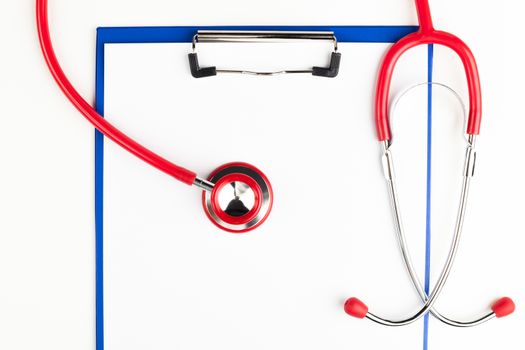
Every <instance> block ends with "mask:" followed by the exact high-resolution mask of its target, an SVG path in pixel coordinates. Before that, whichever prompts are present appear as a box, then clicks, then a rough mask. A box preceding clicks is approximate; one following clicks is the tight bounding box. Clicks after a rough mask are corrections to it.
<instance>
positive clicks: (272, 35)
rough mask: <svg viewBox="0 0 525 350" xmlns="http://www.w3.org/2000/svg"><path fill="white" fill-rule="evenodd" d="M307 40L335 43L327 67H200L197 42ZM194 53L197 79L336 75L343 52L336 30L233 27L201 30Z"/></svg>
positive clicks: (192, 61) (192, 62)
mask: <svg viewBox="0 0 525 350" xmlns="http://www.w3.org/2000/svg"><path fill="white" fill-rule="evenodd" d="M304 40H316V41H317V40H326V41H331V42H333V44H334V50H333V52H332V55H331V58H330V65H329V66H328V67H312V68H310V69H303V70H280V71H270V72H261V71H250V70H241V69H217V68H216V67H200V66H199V60H198V57H197V43H229V42H236V43H252V42H267V43H268V42H282V41H286V42H291V41H304ZM192 49H193V52H192V53H190V54H188V58H189V62H190V70H191V75H192V76H193V77H194V78H204V77H210V76H214V75H217V74H218V73H237V74H248V75H262V76H271V75H281V74H312V75H315V76H320V77H327V78H334V77H336V76H337V74H338V73H339V64H340V62H341V54H340V53H339V52H337V38H336V37H335V35H334V33H333V32H298V31H231V30H218V31H211V30H199V31H198V32H197V34H195V35H194V36H193V41H192Z"/></svg>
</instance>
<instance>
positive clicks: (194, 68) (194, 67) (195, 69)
mask: <svg viewBox="0 0 525 350" xmlns="http://www.w3.org/2000/svg"><path fill="white" fill-rule="evenodd" d="M188 59H189V61H190V70H191V75H192V76H193V77H194V78H204V77H211V76H214V75H217V69H216V68H215V67H204V68H201V67H199V59H198V58H197V54H196V53H190V54H188Z"/></svg>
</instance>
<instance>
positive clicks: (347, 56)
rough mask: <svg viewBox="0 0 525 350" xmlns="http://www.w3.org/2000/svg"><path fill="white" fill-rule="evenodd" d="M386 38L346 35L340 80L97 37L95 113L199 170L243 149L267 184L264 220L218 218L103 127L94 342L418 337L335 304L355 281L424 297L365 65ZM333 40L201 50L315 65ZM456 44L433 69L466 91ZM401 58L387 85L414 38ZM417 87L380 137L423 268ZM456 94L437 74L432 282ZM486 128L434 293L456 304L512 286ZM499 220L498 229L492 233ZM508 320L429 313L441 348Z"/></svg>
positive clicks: (486, 336) (458, 163) (411, 62)
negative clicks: (470, 322)
mask: <svg viewBox="0 0 525 350" xmlns="http://www.w3.org/2000/svg"><path fill="white" fill-rule="evenodd" d="M387 47H388V45H386V44H348V43H341V44H340V51H341V53H342V63H341V69H340V74H339V76H338V77H337V78H335V79H324V78H318V77H312V76H309V75H304V76H277V77H252V76H236V75H221V76H217V77H211V78H205V79H194V78H192V77H191V75H190V74H189V68H188V63H187V53H188V52H189V50H190V45H189V44H112V45H106V56H105V62H106V63H105V116H106V118H108V119H109V120H110V121H112V122H113V123H115V124H116V125H118V126H119V127H121V128H122V129H123V130H124V131H126V132H127V133H129V134H130V135H132V136H133V137H134V138H136V139H137V140H138V141H140V142H142V143H144V144H146V145H147V146H149V147H151V148H152V149H153V150H155V151H157V152H159V153H161V154H162V155H163V156H165V157H166V158H168V159H170V160H172V161H174V162H176V163H180V164H181V165H183V166H185V167H188V168H190V169H192V170H195V171H196V172H198V173H199V174H200V175H201V176H203V177H206V176H207V174H208V173H210V172H211V171H212V170H213V169H214V168H216V167H218V166H220V165H221V164H223V163H226V162H230V161H244V162H248V163H251V164H253V165H255V166H257V167H258V168H260V169H261V170H263V171H264V172H265V174H266V175H267V176H268V178H269V179H270V181H271V183H272V185H273V189H274V194H275V201H274V208H273V211H272V213H271V214H270V217H269V219H268V221H267V222H266V223H264V224H263V225H262V226H261V227H260V228H259V229H257V230H255V231H253V232H250V233H246V234H241V235H234V234H230V233H226V232H222V231H220V230H219V229H217V228H216V227H215V226H214V225H212V224H211V223H210V222H209V221H208V219H207V218H206V216H205V215H204V213H203V210H202V206H201V196H200V192H199V191H198V190H196V189H195V188H189V187H187V186H185V185H183V184H181V183H178V182H176V181H174V180H173V179H171V178H170V177H168V176H166V175H164V174H162V173H160V172H159V171H157V170H155V169H153V168H152V167H150V166H146V165H145V164H144V163H142V162H141V161H139V160H138V159H136V158H134V157H132V156H131V155H129V154H127V153H126V152H125V151H123V150H122V149H120V148H119V147H118V146H116V145H114V144H113V143H111V142H107V141H106V142H105V160H104V167H105V172H104V200H105V202H104V218H105V219H104V220H105V221H104V249H105V251H104V259H105V279H104V283H105V289H104V293H105V339H106V343H105V348H106V349H107V350H117V349H128V350H132V349H144V348H149V349H188V350H191V349H195V350H197V349H199V350H201V349H212V348H213V349H228V350H241V349H243V350H244V349H251V350H259V349H260V350H262V349H304V350H310V349H311V350H314V349H316V350H318V349H333V350H337V349H349V348H356V349H387V348H388V349H420V348H421V344H422V331H423V322H422V321H419V322H417V323H415V324H413V325H411V326H407V327H401V328H388V327H381V326H378V325H375V324H373V323H371V322H370V321H367V320H357V319H353V318H351V317H349V316H347V315H346V314H345V313H344V312H343V308H342V305H343V302H344V300H345V299H346V298H348V297H350V296H357V297H359V298H360V299H362V300H363V301H365V302H366V303H367V304H368V305H369V307H370V310H371V311H372V312H375V313H378V314H380V315H384V316H385V317H391V318H400V317H404V316H408V313H409V312H415V311H416V310H417V309H418V307H419V306H420V301H419V300H418V297H417V294H416V293H415V291H414V288H413V287H412V285H411V283H410V281H409V279H408V277H407V275H406V272H405V269H404V267H403V265H402V261H401V258H400V254H399V252H398V247H397V243H396V241H395V235H394V234H395V232H394V226H393V220H392V214H391V210H390V204H389V201H388V193H387V188H386V184H385V180H384V177H383V172H382V169H381V163H380V144H379V142H378V141H377V139H376V134H375V126H374V124H373V110H372V106H373V92H374V88H375V77H376V71H377V68H378V65H379V62H380V59H381V57H382V55H383V53H384V52H385V50H386V49H387ZM239 52H241V53H242V55H240V54H239ZM328 52H329V51H328V49H327V48H326V47H316V48H315V50H313V51H312V47H311V46H310V45H303V44H293V45H289V44H284V45H282V44H273V45H261V44H254V45H252V44H242V45H239V44H215V45H212V44H203V45H201V46H199V58H200V59H201V65H202V66H206V65H212V64H213V65H217V66H221V67H232V68H235V67H243V68H244V67H246V66H248V65H251V66H250V67H249V68H253V69H257V68H261V69H274V68H283V67H286V68H287V67H290V66H292V67H293V68H295V66H297V67H298V68H300V67H304V66H306V67H308V66H311V65H312V64H316V65H322V64H324V63H325V62H326V59H327V54H325V53H328ZM451 57H453V56H452V54H451V53H450V52H448V51H447V50H445V49H437V48H436V52H435V62H436V63H435V72H434V80H436V81H440V82H444V83H447V84H450V85H452V86H453V87H454V88H455V89H457V90H458V91H459V93H460V94H461V95H462V96H466V93H465V83H464V78H463V75H462V70H461V67H460V65H459V62H458V61H457V60H455V59H454V58H451ZM399 64H400V65H399V67H398V68H397V70H396V76H395V79H394V83H393V88H392V96H393V97H394V96H395V95H396V94H397V93H399V92H400V91H402V90H403V89H404V88H405V87H407V86H410V85H411V84H414V83H419V82H424V81H426V79H427V48H426V47H422V48H418V49H416V50H413V51H411V52H410V53H409V54H408V55H407V56H406V57H404V58H402V59H401V61H400V63H399ZM426 96H427V95H426V89H425V88H423V89H421V88H419V89H415V90H414V91H413V92H411V93H409V94H408V95H407V97H406V98H404V99H403V100H401V101H400V103H399V108H398V113H397V114H396V117H395V118H396V119H395V121H393V123H394V145H393V146H392V149H393V151H394V152H395V153H394V157H395V161H396V170H397V175H398V182H399V193H400V196H401V201H402V210H403V214H404V220H405V222H404V224H405V228H406V231H407V236H408V238H407V239H408V241H409V244H410V247H411V250H412V253H413V260H414V263H415V265H416V267H417V268H418V273H419V275H420V276H421V277H422V276H423V275H424V270H423V268H424V256H425V251H424V248H425V210H426V209H425V193H426V152H427V149H426V147H427V146H426V137H427V134H426V133H427V100H426ZM455 103H456V101H455V99H454V98H453V97H452V96H451V95H450V94H448V93H445V92H444V90H442V89H439V88H435V89H434V118H433V120H434V122H433V130H434V131H433V153H432V154H433V163H432V165H433V172H432V177H433V178H432V184H433V186H432V193H433V202H432V208H433V211H432V281H435V280H436V278H437V276H438V274H439V272H440V270H441V266H442V263H443V262H444V259H445V258H446V254H447V252H448V247H449V243H450V238H451V235H452V228H453V225H454V221H455V214H456V210H457V206H458V201H459V189H460V181H461V171H462V168H461V167H462V161H463V156H464V147H465V143H464V139H463V135H462V125H463V120H462V119H461V109H460V108H458V106H457V105H456V104H455ZM487 129H488V128H487ZM483 131H484V132H485V131H489V130H485V129H483ZM487 142H495V140H494V138H493V139H492V140H490V141H489V140H487ZM484 143H485V140H484V139H483V138H480V142H479V149H480V157H479V165H478V174H476V177H475V178H474V182H473V185H472V189H471V193H472V195H471V201H470V203H469V209H468V213H467V217H466V222H465V227H464V241H463V242H462V246H461V248H460V254H459V255H458V259H457V261H456V266H455V267H454V270H453V273H452V275H451V277H450V281H449V283H448V285H447V287H446V288H445V290H444V292H443V294H442V297H441V299H440V301H439V302H438V303H437V306H438V307H439V308H440V309H441V311H442V312H444V313H446V314H449V315H450V316H451V317H454V318H460V319H461V318H465V319H469V318H472V317H474V316H476V315H477V314H478V312H485V311H486V307H487V306H488V305H489V304H490V303H491V302H492V301H494V300H495V299H496V298H498V297H500V296H503V295H506V294H507V293H509V294H510V293H511V292H512V290H517V288H518V287H519V285H514V284H515V283H516V282H513V281H511V278H510V277H509V276H506V275H505V276H504V275H501V274H499V273H498V271H499V270H500V269H504V268H506V267H507V264H508V260H505V257H504V255H505V252H504V251H501V253H499V251H500V250H501V249H502V247H503V246H504V245H505V244H504V243H499V242H494V240H493V239H491V234H493V232H489V228H494V227H498V225H499V223H501V221H502V220H504V218H503V217H501V216H500V217H498V214H501V212H500V211H499V210H497V209H495V208H494V205H493V203H490V202H494V201H498V197H491V196H493V195H494V192H493V191H494V190H493V189H494V187H493V186H495V184H496V181H499V179H500V178H501V172H502V171H501V169H498V168H497V167H492V166H490V165H489V164H486V162H488V161H487V160H486V159H487V156H486V155H485V154H486V153H485V154H484V152H486V151H487V150H488V149H489V146H488V145H487V146H485V145H484ZM488 202H489V203H488ZM498 205H501V206H505V205H509V204H508V202H507V203H506V202H505V201H503V202H498ZM500 209H501V208H500ZM501 210H503V209H501ZM490 231H492V230H490ZM508 234H509V233H508V232H501V231H498V235H499V237H500V238H501V239H502V240H504V239H505V237H506V235H508ZM487 257H488V258H487ZM520 284H521V286H522V287H523V282H520ZM517 326H518V322H517V321H516V320H514V321H512V319H511V318H509V319H508V320H497V321H491V322H490V323H489V324H487V325H485V326H481V327H478V328H476V329H471V330H460V331H458V330H456V329H452V328H451V327H447V326H444V325H441V324H439V323H438V322H434V321H431V324H430V333H431V338H430V341H431V344H432V348H433V349H451V347H450V346H449V345H446V344H451V343H452V344H463V345H465V346H466V345H469V346H470V347H471V348H476V349H493V348H495V347H496V345H497V344H499V341H501V339H498V338H499V337H498V332H504V333H505V334H508V333H510V332H509V331H508V328H509V327H510V328H512V327H517ZM434 332H435V335H434ZM440 344H441V345H440ZM443 344H445V345H443ZM440 346H441V347H440ZM458 348H459V347H458Z"/></svg>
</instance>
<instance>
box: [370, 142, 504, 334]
mask: <svg viewBox="0 0 525 350" xmlns="http://www.w3.org/2000/svg"><path fill="white" fill-rule="evenodd" d="M474 144H475V136H473V135H469V138H468V146H467V152H466V156H465V171H464V177H463V185H462V190H461V198H460V206H459V210H458V216H457V219H456V226H455V230H454V236H453V240H452V245H451V248H450V251H449V255H448V257H447V260H446V262H445V266H444V267H443V270H442V272H441V275H440V277H439V278H438V281H437V282H436V285H435V287H434V289H433V291H432V293H431V294H430V296H427V295H426V293H425V291H424V290H423V287H422V285H421V282H420V280H419V277H418V275H417V273H416V271H415V269H414V266H413V264H412V260H411V257H410V253H409V250H408V245H407V242H406V239H405V234H404V229H403V224H402V219H401V210H400V206H399V200H398V195H397V189H396V183H395V173H394V162H393V158H392V153H391V151H390V150H389V147H390V144H389V142H388V141H384V142H383V144H382V145H383V168H384V172H385V177H386V179H387V182H388V185H389V186H388V189H389V194H390V200H391V203H392V209H393V213H394V219H395V223H396V233H397V239H398V244H399V247H400V250H401V254H402V256H403V261H404V263H405V267H406V269H407V271H408V273H409V275H410V279H411V280H412V283H413V284H414V287H415V288H416V291H417V292H418V294H419V296H420V298H421V300H423V301H424V302H425V305H424V306H423V307H422V308H421V309H420V310H419V311H418V312H417V313H416V314H414V315H413V316H412V317H409V318H407V319H404V320H399V321H397V320H396V321H393V320H387V319H384V318H381V317H379V316H377V315H374V314H372V313H370V312H369V313H368V314H367V316H366V317H367V318H368V319H370V320H372V321H374V322H377V323H379V324H383V325H386V326H403V325H407V324H410V323H412V322H414V321H416V320H418V319H419V318H421V317H422V316H423V315H424V314H425V313H426V312H427V311H429V310H430V312H431V313H432V315H434V316H435V317H436V318H437V319H439V320H440V321H441V322H444V323H446V324H449V325H451V326H455V327H471V326H475V325H478V324H481V323H483V322H486V321H488V320H490V319H491V318H493V317H494V316H495V315H494V313H493V312H490V313H488V314H486V315H484V316H482V317H480V318H478V319H476V320H473V321H467V322H461V321H455V320H453V319H450V318H448V317H445V316H443V315H441V314H440V313H439V312H438V311H437V310H435V309H434V308H433V304H434V302H435V301H436V299H437V297H438V296H439V294H440V293H441V290H442V289H443V287H444V285H445V283H446V280H447V278H448V275H449V274H450V270H451V268H452V264H453V262H454V259H455V256H456V253H457V249H458V246H459V241H460V237H461V231H462V227H463V221H464V217H465V210H466V203H467V198H468V190H469V186H470V178H471V177H472V176H473V175H474V166H475V159H476V152H475V149H474Z"/></svg>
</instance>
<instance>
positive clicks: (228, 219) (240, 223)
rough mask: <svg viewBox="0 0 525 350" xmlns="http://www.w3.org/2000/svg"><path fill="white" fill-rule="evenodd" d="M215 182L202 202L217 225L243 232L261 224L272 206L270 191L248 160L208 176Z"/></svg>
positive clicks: (232, 230) (222, 168)
mask: <svg viewBox="0 0 525 350" xmlns="http://www.w3.org/2000/svg"><path fill="white" fill-rule="evenodd" d="M208 181H210V182H212V183H213V184H214V186H213V189H212V190H211V191H204V193H203V195H202V204H203V206H204V211H205V212H206V215H207V216H208V218H209V219H210V220H211V221H212V222H213V223H214V224H215V225H216V226H218V227H219V228H221V229H223V230H226V231H229V232H233V233H242V232H247V231H250V230H253V229H255V228H256V227H258V226H259V225H261V224H262V223H263V222H264V221H265V220H266V218H267V217H268V215H269V214H270V211H271V209H272V203H273V192H272V187H271V185H270V182H269V181H268V178H267V177H266V176H265V175H264V174H263V173H262V172H261V171H260V170H259V169H257V168H256V167H254V166H253V165H250V164H247V163H228V164H225V165H223V166H221V167H220V168H218V169H216V170H215V171H214V172H213V173H212V174H211V175H210V177H209V178H208Z"/></svg>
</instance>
